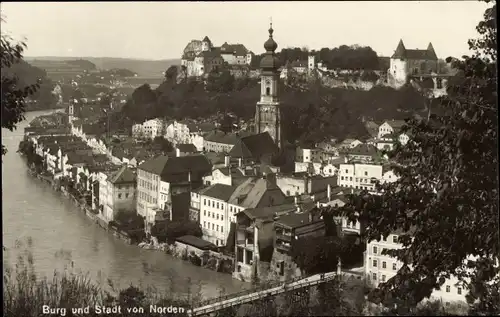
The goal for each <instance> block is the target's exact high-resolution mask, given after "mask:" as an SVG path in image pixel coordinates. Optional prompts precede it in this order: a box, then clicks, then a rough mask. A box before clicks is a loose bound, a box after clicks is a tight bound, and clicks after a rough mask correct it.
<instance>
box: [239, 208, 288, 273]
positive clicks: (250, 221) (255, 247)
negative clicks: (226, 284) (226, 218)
mask: <svg viewBox="0 0 500 317" xmlns="http://www.w3.org/2000/svg"><path fill="white" fill-rule="evenodd" d="M296 210H297V207H296V206H295V205H294V204H282V205H277V206H272V207H261V208H250V209H245V210H243V211H241V212H238V213H237V214H236V215H235V217H236V219H235V223H236V225H235V235H234V239H235V241H234V254H235V267H234V272H233V278H235V279H239V280H242V281H252V280H253V279H254V278H256V277H262V278H264V279H267V276H268V274H269V269H270V262H271V259H272V253H273V248H274V217H275V216H277V215H281V214H288V213H290V212H295V211H296Z"/></svg>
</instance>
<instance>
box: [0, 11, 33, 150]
mask: <svg viewBox="0 0 500 317" xmlns="http://www.w3.org/2000/svg"><path fill="white" fill-rule="evenodd" d="M1 22H2V23H3V22H4V21H3V20H2V21H1ZM25 48H26V44H25V43H24V42H20V43H13V39H12V38H11V37H9V36H7V35H5V34H2V35H1V47H0V54H1V56H0V65H1V71H2V75H1V76H2V77H1V80H2V84H1V90H2V128H6V129H9V130H10V131H13V130H14V129H16V127H17V126H16V125H17V124H18V123H19V122H21V121H23V120H24V113H25V111H26V101H25V98H26V97H28V96H31V95H33V93H35V92H36V91H37V89H38V88H39V84H38V83H36V84H33V85H29V86H27V87H25V88H20V86H19V78H18V77H17V76H16V75H11V76H6V75H5V70H6V69H8V68H10V67H11V66H12V65H14V64H16V63H19V62H20V61H21V60H22V58H23V52H24V49H25ZM6 153H7V149H6V148H5V146H4V145H3V144H2V155H5V154H6Z"/></svg>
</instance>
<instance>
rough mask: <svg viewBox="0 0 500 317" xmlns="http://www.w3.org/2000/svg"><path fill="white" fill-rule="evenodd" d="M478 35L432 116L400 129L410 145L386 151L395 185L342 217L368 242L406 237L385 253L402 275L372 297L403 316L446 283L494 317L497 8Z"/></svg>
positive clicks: (360, 200) (360, 199) (355, 201)
mask: <svg viewBox="0 0 500 317" xmlns="http://www.w3.org/2000/svg"><path fill="white" fill-rule="evenodd" d="M477 30H478V32H479V34H480V38H479V39H477V40H471V41H469V44H470V47H471V49H473V50H475V54H474V55H473V56H472V57H468V56H464V57H463V59H462V60H454V61H453V63H452V64H453V67H454V68H455V69H457V70H458V74H457V76H456V77H455V78H454V79H453V80H451V81H450V84H449V87H448V96H447V97H446V98H443V101H442V102H441V104H440V105H439V107H440V108H439V112H438V114H433V115H432V116H430V120H418V119H408V120H407V123H406V126H405V127H403V131H405V132H409V133H410V135H412V141H411V142H409V143H408V144H407V145H406V146H404V147H403V146H397V147H396V148H395V150H394V151H393V152H391V153H390V159H391V161H392V162H395V163H394V171H395V173H396V174H397V175H398V176H399V180H398V181H397V182H395V183H391V184H384V185H380V184H378V185H377V188H378V190H380V191H381V195H380V196H378V195H362V196H357V197H355V196H353V197H351V198H350V202H349V204H347V205H346V206H345V208H344V210H343V213H344V214H345V215H347V216H349V217H351V218H353V219H359V220H361V221H366V223H368V224H369V225H368V229H367V230H366V238H367V239H368V240H375V239H376V240H379V239H380V238H381V236H384V237H387V236H388V234H389V233H391V232H392V231H394V230H396V229H402V230H403V231H404V233H403V234H401V235H399V240H400V243H402V245H403V248H402V249H400V250H389V251H384V252H385V253H386V254H389V255H391V256H395V257H397V258H398V259H399V260H400V261H401V262H402V263H403V267H402V268H401V269H400V270H399V271H398V273H397V275H396V276H395V277H394V278H391V279H390V280H389V281H387V283H384V284H382V285H381V286H380V287H379V289H378V291H377V292H376V295H377V296H376V297H377V298H378V300H380V301H382V302H383V303H385V304H387V305H390V304H395V303H396V304H398V309H399V310H401V309H403V310H404V312H405V313H408V312H410V311H412V310H413V309H414V308H415V306H416V304H417V303H418V302H420V301H421V300H422V299H423V298H425V297H429V296H430V295H431V293H432V291H433V289H437V288H440V287H441V286H442V285H443V284H444V282H445V279H446V278H449V277H450V276H451V275H454V276H456V277H458V278H459V280H460V284H462V285H463V286H464V288H465V289H469V290H470V292H469V295H468V296H467V300H468V302H469V304H470V307H471V309H472V310H471V312H475V313H481V314H496V315H498V314H499V313H500V307H499V301H498V298H499V293H498V290H499V289H500V277H499V264H498V261H499V260H498V259H499V254H500V251H499V236H498V177H497V175H498V156H497V155H498V154H497V153H498V152H497V146H498V143H497V142H498V135H497V130H498V125H497V119H498V108H497V105H496V99H497V90H496V87H497V75H496V66H497V65H496V63H497V61H496V44H497V42H496V3H495V4H494V5H493V6H492V7H491V8H488V9H487V10H486V12H485V14H484V21H482V22H480V24H479V26H478V27H477ZM447 61H448V62H450V61H451V59H448V60H447ZM355 211H357V212H359V217H357V216H356V215H355V213H354V212H355ZM469 256H474V257H476V258H475V259H470V258H469ZM400 313H401V311H400Z"/></svg>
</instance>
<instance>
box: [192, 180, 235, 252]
mask: <svg viewBox="0 0 500 317" xmlns="http://www.w3.org/2000/svg"><path fill="white" fill-rule="evenodd" d="M235 190H236V187H235V186H230V185H225V184H214V185H211V186H209V187H207V188H204V189H202V190H200V191H199V192H198V193H199V195H200V202H201V203H200V225H201V228H202V231H203V239H204V240H206V241H209V242H211V243H213V244H215V245H216V246H223V245H226V241H227V236H228V234H229V226H230V223H231V222H230V221H229V219H228V201H229V198H231V195H232V194H233V193H234V191H235Z"/></svg>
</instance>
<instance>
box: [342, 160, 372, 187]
mask: <svg viewBox="0 0 500 317" xmlns="http://www.w3.org/2000/svg"><path fill="white" fill-rule="evenodd" d="M337 179H338V185H339V186H341V187H351V188H356V189H366V190H374V189H375V183H376V181H377V180H378V181H380V180H382V165H374V164H364V163H352V164H340V167H339V175H338V178H337Z"/></svg>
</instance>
